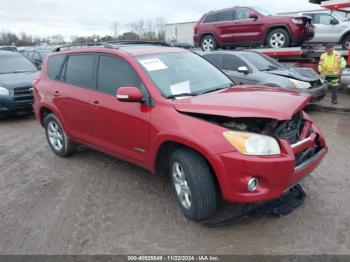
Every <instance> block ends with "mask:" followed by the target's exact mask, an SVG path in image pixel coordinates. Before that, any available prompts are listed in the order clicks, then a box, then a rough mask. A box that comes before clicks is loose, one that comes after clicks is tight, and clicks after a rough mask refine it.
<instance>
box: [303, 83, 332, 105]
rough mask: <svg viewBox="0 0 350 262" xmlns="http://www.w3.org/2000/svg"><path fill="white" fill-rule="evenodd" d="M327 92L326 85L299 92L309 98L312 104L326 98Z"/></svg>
mask: <svg viewBox="0 0 350 262" xmlns="http://www.w3.org/2000/svg"><path fill="white" fill-rule="evenodd" d="M327 91H328V87H327V84H322V85H320V86H318V87H314V88H310V89H305V90H303V91H301V92H302V93H305V94H308V95H310V96H311V99H310V103H311V104H312V103H317V102H319V101H322V100H323V99H324V98H325V97H326V94H327Z"/></svg>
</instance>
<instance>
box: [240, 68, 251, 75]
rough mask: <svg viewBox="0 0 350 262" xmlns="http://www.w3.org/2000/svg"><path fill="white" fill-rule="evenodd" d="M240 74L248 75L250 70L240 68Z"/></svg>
mask: <svg viewBox="0 0 350 262" xmlns="http://www.w3.org/2000/svg"><path fill="white" fill-rule="evenodd" d="M238 72H239V73H242V74H245V75H247V74H248V73H249V69H248V68H247V67H246V66H240V67H238Z"/></svg>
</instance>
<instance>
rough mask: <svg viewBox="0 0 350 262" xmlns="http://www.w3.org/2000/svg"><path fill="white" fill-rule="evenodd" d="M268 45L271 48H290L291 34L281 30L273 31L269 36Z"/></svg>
mask: <svg viewBox="0 0 350 262" xmlns="http://www.w3.org/2000/svg"><path fill="white" fill-rule="evenodd" d="M267 45H268V47H270V48H283V47H289V46H290V36H289V33H288V32H287V31H286V30H284V29H281V28H278V29H275V30H272V31H271V32H270V33H269V34H268V36H267Z"/></svg>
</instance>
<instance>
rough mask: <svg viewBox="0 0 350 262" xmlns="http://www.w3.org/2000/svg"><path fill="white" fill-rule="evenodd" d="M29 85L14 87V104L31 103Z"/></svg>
mask: <svg viewBox="0 0 350 262" xmlns="http://www.w3.org/2000/svg"><path fill="white" fill-rule="evenodd" d="M31 88H32V87H31V86H28V87H17V88H15V89H14V94H13V95H14V101H15V103H16V104H21V103H33V100H34V99H33V94H32V91H31Z"/></svg>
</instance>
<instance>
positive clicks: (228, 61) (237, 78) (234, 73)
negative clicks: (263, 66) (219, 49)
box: [223, 54, 257, 85]
mask: <svg viewBox="0 0 350 262" xmlns="http://www.w3.org/2000/svg"><path fill="white" fill-rule="evenodd" d="M243 66H245V67H246V68H247V69H248V70H249V71H248V74H244V73H240V72H238V68H239V67H243ZM223 71H224V72H225V74H227V75H228V76H229V77H230V78H231V79H232V80H233V81H234V82H235V84H238V85H254V84H256V83H257V81H256V80H255V79H254V77H253V74H252V72H253V71H252V69H251V68H250V67H249V65H248V64H247V63H245V62H244V61H243V60H242V59H241V58H239V57H238V56H236V55H232V54H225V55H224V57H223Z"/></svg>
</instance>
